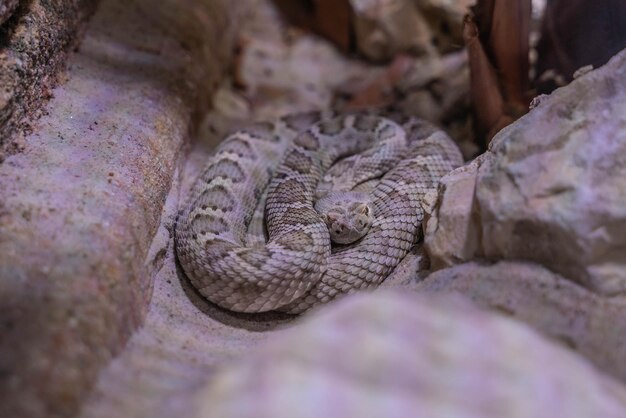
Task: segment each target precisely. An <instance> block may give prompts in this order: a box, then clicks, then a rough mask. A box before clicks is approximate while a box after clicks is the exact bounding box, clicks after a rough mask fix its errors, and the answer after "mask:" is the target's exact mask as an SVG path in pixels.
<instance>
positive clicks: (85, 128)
mask: <svg viewBox="0 0 626 418" xmlns="http://www.w3.org/2000/svg"><path fill="white" fill-rule="evenodd" d="M32 3H33V5H34V6H35V5H37V4H39V2H37V1H35V2H32ZM236 10H237V8H236V7H231V6H230V5H229V7H228V8H227V7H226V2H223V1H217V2H210V3H206V2H200V1H194V0H188V1H183V2H181V1H173V0H172V1H166V2H163V1H160V2H153V1H150V0H141V1H136V2H132V3H129V2H124V1H117V0H116V1H106V2H102V4H101V6H100V8H99V10H98V12H97V13H96V15H95V16H94V18H93V20H92V21H91V23H90V26H89V28H88V30H87V33H86V38H85V39H84V41H83V43H82V46H81V48H80V50H79V51H78V52H77V53H76V54H75V55H73V56H72V57H71V59H70V61H69V67H70V69H69V71H68V73H67V81H66V82H65V83H64V84H63V85H62V86H59V87H58V88H56V89H55V90H54V91H53V96H54V97H53V99H52V100H51V101H50V102H49V103H48V104H47V106H46V107H45V108H44V114H45V115H44V116H43V117H42V118H41V119H40V120H39V121H38V123H37V124H36V126H34V128H33V132H32V134H29V135H27V136H25V137H24V139H23V142H22V148H23V151H22V152H20V153H17V154H14V155H10V156H8V157H7V158H6V159H5V161H4V162H3V163H2V164H1V165H0V196H2V198H1V200H0V306H1V307H2V321H1V323H0V327H1V329H0V335H2V338H1V339H0V369H1V371H2V372H1V373H0V393H2V395H3V399H2V402H0V416H16V417H17V416H19V417H29V416H33V417H40V416H73V415H74V414H75V413H76V411H77V408H78V406H79V404H80V402H81V401H82V398H83V397H84V395H85V394H86V393H87V392H88V391H89V389H90V387H91V385H92V384H93V382H94V380H95V378H96V375H97V373H98V371H99V370H100V368H101V367H102V366H103V365H104V364H105V363H106V362H108V361H109V360H110V359H111V357H112V356H113V355H114V354H115V353H117V352H118V351H119V350H120V349H121V348H122V346H123V345H124V343H125V342H126V340H127V339H128V337H129V336H130V334H131V333H132V332H133V331H134V330H135V329H136V328H137V327H138V326H139V324H140V323H141V322H142V320H143V318H144V315H145V312H146V310H147V302H148V300H149V298H150V295H151V290H152V281H151V274H152V273H153V272H154V270H155V268H158V266H159V262H160V260H161V259H162V255H159V254H156V255H154V254H153V255H152V256H149V255H148V250H149V248H150V245H151V241H152V238H153V235H154V233H155V231H156V230H157V227H158V225H159V222H160V217H161V212H162V207H163V204H164V201H165V198H166V196H167V193H168V191H169V188H170V185H171V182H172V178H173V175H174V173H175V170H176V168H177V165H178V161H179V156H180V149H181V147H182V145H183V143H184V141H185V139H186V138H187V136H188V133H189V132H190V130H191V128H192V126H193V123H194V119H193V115H195V114H197V113H199V112H201V111H203V110H205V109H206V104H207V103H208V100H209V97H210V91H211V90H212V88H214V87H215V85H216V84H217V82H218V81H219V78H220V75H221V72H222V70H223V68H224V66H225V65H226V64H227V63H228V61H227V60H226V59H225V58H226V57H228V53H229V52H230V50H231V49H230V46H231V45H232V34H233V32H232V31H233V30H234V29H235V27H234V26H232V27H231V26H228V22H229V18H230V16H231V15H230V13H235V11H236ZM200 29H201V30H200ZM43 58H45V56H42V59H43Z"/></svg>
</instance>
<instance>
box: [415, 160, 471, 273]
mask: <svg viewBox="0 0 626 418" xmlns="http://www.w3.org/2000/svg"><path fill="white" fill-rule="evenodd" d="M482 158H483V157H482V156H481V157H479V158H477V159H476V160H474V161H472V162H471V163H470V164H468V165H465V166H462V167H459V168H457V169H456V170H454V171H452V172H451V173H449V174H447V175H446V176H444V177H443V178H442V179H441V181H440V185H439V190H438V193H437V200H434V202H433V204H432V205H431V206H430V207H425V208H424V209H425V212H426V221H425V223H424V225H425V227H424V249H425V251H426V252H427V253H428V255H429V256H430V267H431V268H432V269H433V270H438V269H440V268H443V267H446V266H451V265H454V264H457V263H459V262H463V261H465V260H470V259H472V258H473V256H474V255H475V254H476V253H477V252H478V250H479V245H480V240H479V234H478V232H479V231H478V223H477V222H476V219H475V218H476V216H477V214H476V210H475V207H474V190H475V188H476V172H477V171H478V167H479V164H480V161H481V160H482Z"/></svg>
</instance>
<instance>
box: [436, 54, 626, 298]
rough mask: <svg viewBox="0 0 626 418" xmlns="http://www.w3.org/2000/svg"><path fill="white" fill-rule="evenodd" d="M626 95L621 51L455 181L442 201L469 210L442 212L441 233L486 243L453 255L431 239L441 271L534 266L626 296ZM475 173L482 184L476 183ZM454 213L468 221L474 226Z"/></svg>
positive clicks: (497, 141)
mask: <svg viewBox="0 0 626 418" xmlns="http://www.w3.org/2000/svg"><path fill="white" fill-rule="evenodd" d="M625 86H626V51H622V52H621V53H620V54H618V55H616V56H615V57H614V58H613V59H611V61H609V63H608V64H607V65H605V66H603V67H601V68H599V69H597V70H595V71H592V72H590V73H588V74H586V75H584V76H581V77H579V78H578V79H576V80H574V81H573V82H572V83H571V84H570V85H568V86H566V87H563V88H561V89H558V90H556V91H555V92H553V93H552V94H551V95H550V96H548V97H545V98H543V99H542V100H541V102H540V104H539V105H538V106H537V107H536V108H534V109H533V110H532V111H531V112H530V113H528V114H527V115H526V116H524V117H523V118H521V119H519V120H518V121H517V122H515V123H514V124H512V125H510V126H509V127H507V128H506V129H504V130H502V131H501V132H500V133H499V134H498V135H497V136H496V137H495V138H494V139H493V141H492V143H491V146H490V150H489V152H488V153H487V154H486V155H485V156H484V157H483V159H482V161H480V162H478V164H477V166H476V167H473V168H474V169H475V170H473V171H471V172H470V173H468V174H467V175H459V173H452V174H450V175H449V176H448V179H447V181H448V183H455V182H459V184H458V185H457V186H455V185H454V184H448V186H447V187H446V190H444V194H443V196H442V197H441V199H440V201H441V202H442V203H444V204H445V202H446V201H455V200H456V201H458V202H459V205H460V204H463V205H466V206H465V207H462V208H458V207H457V208H448V209H446V208H445V205H443V206H440V208H442V210H443V212H442V216H441V217H439V219H438V221H437V224H438V227H437V228H436V229H437V230H439V231H442V232H445V233H446V234H448V235H450V234H452V235H454V234H458V236H463V235H467V231H470V230H471V231H476V232H475V233H474V232H472V233H473V234H474V236H473V237H467V238H466V239H465V240H464V241H465V242H468V241H473V240H477V241H478V245H475V246H473V247H472V248H474V249H475V252H474V253H472V251H466V250H467V248H465V249H463V248H462V245H461V244H460V243H453V244H454V245H453V246H452V247H449V248H444V247H442V246H441V245H439V244H437V243H438V242H441V240H439V238H438V237H437V231H436V230H431V233H430V235H429V236H428V235H427V237H426V248H427V251H428V253H429V254H432V256H433V258H434V259H436V260H439V261H441V263H440V264H437V266H438V267H441V266H443V265H446V264H447V265H450V264H453V263H458V262H463V261H469V260H472V259H473V258H475V257H484V258H488V259H491V260H498V259H506V260H516V259H517V260H529V261H534V262H537V263H539V264H542V265H544V266H546V267H548V268H549V269H550V270H552V271H554V272H557V273H559V274H561V275H563V276H564V277H567V278H569V279H572V280H575V281H577V282H579V283H581V284H583V285H584V286H586V287H588V288H590V289H593V290H594V291H597V292H599V293H602V294H605V295H616V294H623V293H624V292H625V291H626V250H625V248H626V193H625V190H626V182H625V181H626V180H625V179H626V160H625V158H626V157H625V156H626V128H625V126H626V87H625ZM472 173H474V175H475V180H472V179H471V178H469V177H471V176H472ZM472 181H475V183H476V185H475V192H474V195H473V198H472V199H468V198H467V196H466V194H467V189H465V186H464V185H467V184H471V183H472ZM461 182H462V183H463V184H461ZM459 193H461V194H463V196H460V195H459ZM448 194H449V195H448ZM469 205H471V206H473V207H469ZM450 210H453V211H454V212H455V213H457V214H458V213H465V214H466V218H465V225H464V223H463V221H462V220H459V217H458V216H456V217H455V216H452V213H451V212H449V211H450ZM447 211H448V212H449V213H447ZM473 214H476V215H477V216H473ZM434 216H435V217H438V215H437V210H435V211H434ZM451 221H453V222H454V224H452V223H451ZM469 223H475V225H474V226H468V225H467V224H469ZM444 239H445V238H444ZM435 244H436V245H435Z"/></svg>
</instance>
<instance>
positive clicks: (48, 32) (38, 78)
mask: <svg viewBox="0 0 626 418" xmlns="http://www.w3.org/2000/svg"><path fill="white" fill-rule="evenodd" d="M18 3H19V2H17V1H12V0H9V1H4V0H3V1H1V2H0V24H1V25H2V32H3V34H2V38H3V39H2V43H1V44H0V86H2V88H1V89H0V161H2V159H3V158H4V155H5V154H11V153H14V152H17V151H19V150H20V149H21V148H22V146H23V142H22V137H21V135H20V136H18V137H17V138H16V137H15V136H14V135H15V134H22V133H23V132H24V130H26V131H29V130H30V129H31V125H32V122H33V121H34V119H36V117H37V116H38V115H40V106H41V105H42V104H43V102H44V101H45V100H46V99H49V98H50V96H51V94H52V93H51V91H50V90H51V89H52V88H53V87H54V86H55V85H56V83H57V81H58V74H57V73H58V72H59V71H60V70H62V69H63V67H64V65H65V60H66V57H67V55H66V53H67V51H69V50H70V49H71V48H72V47H74V46H76V45H77V44H78V41H79V39H80V37H78V36H77V33H78V32H79V31H80V29H81V28H82V27H83V26H84V23H85V21H86V20H87V18H88V17H89V16H90V15H91V13H92V12H93V10H94V9H95V7H96V4H97V3H98V0H70V1H67V0H51V1H43V0H33V1H22V2H21V4H20V5H19V7H16V8H15V6H17V4H18ZM5 19H6V21H5V22H4V23H3V21H4V20H5Z"/></svg>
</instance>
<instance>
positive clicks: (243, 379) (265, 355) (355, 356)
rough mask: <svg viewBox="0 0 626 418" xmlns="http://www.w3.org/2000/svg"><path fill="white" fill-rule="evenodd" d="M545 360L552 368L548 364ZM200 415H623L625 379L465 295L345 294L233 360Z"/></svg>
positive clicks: (202, 398) (203, 395)
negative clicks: (617, 379) (606, 373)
mask: <svg viewBox="0 0 626 418" xmlns="http://www.w3.org/2000/svg"><path fill="white" fill-rule="evenodd" d="M546 365H549V367H546ZM194 400H195V404H196V405H197V407H198V411H199V413H198V414H195V415H190V416H197V417H222V418H228V417H238V418H244V417H254V418H265V417H267V418H279V417H285V418H287V417H289V418H298V417H321V416H323V417H328V418H334V417H402V418H407V417H439V416H453V417H505V416H519V417H546V418H547V417H554V416H567V417H588V416H606V417H623V416H624V411H625V408H626V390H625V389H624V388H623V387H621V386H620V385H618V384H617V383H616V382H614V381H612V380H611V379H609V378H607V377H605V376H602V375H601V374H598V373H597V372H596V371H595V370H594V368H593V367H592V366H591V365H590V364H589V363H588V362H586V361H585V360H584V359H582V358H580V357H578V356H576V355H575V354H573V353H571V352H570V351H569V350H567V349H565V348H562V347H560V346H558V345H556V344H553V343H551V342H549V341H546V340H545V339H543V338H541V337H540V336H539V335H538V334H536V333H535V332H534V331H532V330H531V329H530V328H528V327H527V326H525V325H523V324H521V323H518V322H515V321H513V320H511V319H508V318H505V317H502V316H499V315H495V314H490V313H487V312H483V311H479V310H477V309H476V308H474V307H472V306H470V305H469V304H467V303H466V302H465V301H463V300H461V299H460V298H459V299H456V298H455V299H441V298H437V297H433V296H429V297H424V296H422V295H417V294H413V295H411V294H406V293H399V292H397V291H396V292H393V293H386V292H382V291H379V292H376V293H374V294H370V295H367V294H359V295H353V296H350V297H347V298H345V299H343V300H340V301H338V302H336V303H333V304H331V305H328V306H326V307H325V309H323V310H320V311H318V312H316V313H314V314H313V315H311V316H309V317H308V318H305V320H304V321H303V322H301V323H300V324H299V326H298V327H297V328H293V329H290V330H287V331H283V334H282V335H276V336H275V337H274V338H273V339H272V340H271V341H268V342H267V343H266V344H263V345H260V346H259V347H257V348H256V349H255V352H254V353H251V354H250V355H249V356H247V357H246V358H243V359H239V360H238V361H236V362H233V363H231V364H230V365H228V366H225V368H224V369H223V370H222V371H221V372H220V373H219V374H217V375H216V376H215V377H214V379H213V381H212V382H211V384H209V385H208V386H207V387H206V388H204V389H201V390H198V391H197V393H196V396H195V399H194Z"/></svg>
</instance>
